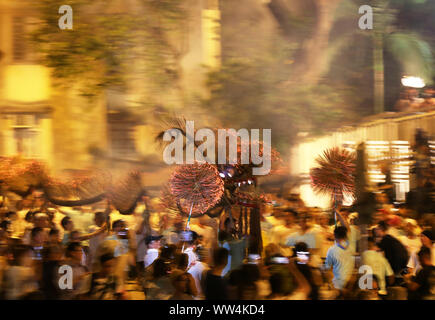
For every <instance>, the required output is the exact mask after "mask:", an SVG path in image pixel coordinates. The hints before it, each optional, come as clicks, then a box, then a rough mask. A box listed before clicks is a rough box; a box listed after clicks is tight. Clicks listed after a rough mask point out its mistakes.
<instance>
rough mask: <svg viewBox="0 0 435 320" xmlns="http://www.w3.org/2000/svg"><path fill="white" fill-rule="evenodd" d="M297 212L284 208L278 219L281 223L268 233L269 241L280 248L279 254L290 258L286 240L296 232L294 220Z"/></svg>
mask: <svg viewBox="0 0 435 320" xmlns="http://www.w3.org/2000/svg"><path fill="white" fill-rule="evenodd" d="M296 216H297V212H296V211H295V210H293V209H291V208H286V209H284V211H283V216H282V217H281V218H280V219H279V220H280V221H281V223H278V224H277V225H275V226H274V227H273V228H272V230H271V231H270V232H271V234H270V239H271V242H272V243H276V244H278V245H279V246H280V250H281V252H282V253H283V254H284V255H285V256H291V254H292V251H291V248H289V247H288V246H286V240H287V239H288V238H289V237H290V236H291V235H292V234H294V233H295V232H297V226H296V225H295V219H296Z"/></svg>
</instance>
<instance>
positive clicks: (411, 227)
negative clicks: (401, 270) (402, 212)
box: [398, 219, 421, 256]
mask: <svg viewBox="0 0 435 320" xmlns="http://www.w3.org/2000/svg"><path fill="white" fill-rule="evenodd" d="M417 227H418V225H417V221H415V220H414V219H405V220H404V227H403V229H404V232H405V234H404V235H402V236H399V237H398V239H399V240H400V241H401V242H402V244H403V245H404V246H405V248H406V249H407V250H408V254H409V256H412V255H413V254H414V253H417V252H418V251H419V250H420V247H421V241H420V239H419V237H417Z"/></svg>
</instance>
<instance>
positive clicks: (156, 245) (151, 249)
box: [144, 235, 162, 268]
mask: <svg viewBox="0 0 435 320" xmlns="http://www.w3.org/2000/svg"><path fill="white" fill-rule="evenodd" d="M161 239H162V236H152V235H150V236H148V237H146V239H145V243H146V246H147V248H148V249H147V252H146V254H145V258H144V267H145V268H148V267H149V266H151V265H152V264H153V262H154V261H155V260H156V259H157V258H158V257H159V249H160V246H161V243H160V240H161Z"/></svg>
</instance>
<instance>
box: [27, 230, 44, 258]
mask: <svg viewBox="0 0 435 320" xmlns="http://www.w3.org/2000/svg"><path fill="white" fill-rule="evenodd" d="M46 235H47V234H46V233H45V231H44V229H43V228H40V227H35V228H33V229H32V232H31V236H30V245H31V248H32V252H33V255H32V256H33V259H34V260H38V261H42V250H43V249H44V242H45V241H46Z"/></svg>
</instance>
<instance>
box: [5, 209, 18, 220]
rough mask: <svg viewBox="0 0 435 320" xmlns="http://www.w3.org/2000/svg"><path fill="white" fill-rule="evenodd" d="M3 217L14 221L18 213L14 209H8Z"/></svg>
mask: <svg viewBox="0 0 435 320" xmlns="http://www.w3.org/2000/svg"><path fill="white" fill-rule="evenodd" d="M5 218H6V219H8V220H10V221H15V220H17V219H18V214H17V213H16V212H15V211H8V212H6V214H5Z"/></svg>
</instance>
